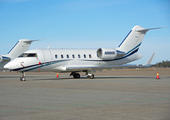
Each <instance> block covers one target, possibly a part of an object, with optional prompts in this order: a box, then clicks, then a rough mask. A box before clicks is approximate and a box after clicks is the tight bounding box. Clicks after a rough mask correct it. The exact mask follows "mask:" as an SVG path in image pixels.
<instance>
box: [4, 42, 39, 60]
mask: <svg viewBox="0 0 170 120" xmlns="http://www.w3.org/2000/svg"><path fill="white" fill-rule="evenodd" d="M33 41H38V40H28V39H20V40H19V41H18V42H17V43H16V44H15V45H14V47H13V48H12V49H11V50H10V51H9V52H8V54H7V55H6V56H8V57H12V58H15V57H18V56H19V55H21V54H22V53H23V52H25V51H27V50H28V48H29V46H30V44H31V43H32V42H33Z"/></svg>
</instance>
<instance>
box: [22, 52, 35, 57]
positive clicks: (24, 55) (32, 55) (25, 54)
mask: <svg viewBox="0 0 170 120" xmlns="http://www.w3.org/2000/svg"><path fill="white" fill-rule="evenodd" d="M19 57H37V53H23V54H21V55H20V56H19Z"/></svg>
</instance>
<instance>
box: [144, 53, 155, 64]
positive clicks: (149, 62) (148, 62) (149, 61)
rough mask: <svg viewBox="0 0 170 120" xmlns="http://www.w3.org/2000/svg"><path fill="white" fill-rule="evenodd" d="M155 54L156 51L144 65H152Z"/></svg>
mask: <svg viewBox="0 0 170 120" xmlns="http://www.w3.org/2000/svg"><path fill="white" fill-rule="evenodd" d="M154 55H155V53H153V54H152V55H151V57H150V58H149V59H148V61H147V62H146V63H145V64H144V66H145V65H151V63H152V60H153V57H154Z"/></svg>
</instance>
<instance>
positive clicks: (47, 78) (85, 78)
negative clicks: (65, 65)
mask: <svg viewBox="0 0 170 120" xmlns="http://www.w3.org/2000/svg"><path fill="white" fill-rule="evenodd" d="M40 77H41V78H40ZM0 78H15V79H16V78H18V79H19V78H20V76H18V75H10V76H7V75H4V76H0ZM166 78H170V77H169V76H168V77H166ZM101 79H105V80H109V79H113V80H114V79H156V77H153V76H148V77H143V76H139V77H137V76H132V77H129V76H127V77H126V76H123V77H122V76H115V77H114V76H101V77H100V76H98V77H95V78H94V79H87V77H85V76H82V77H80V78H78V79H76V78H72V77H70V78H69V77H61V78H56V77H55V76H53V75H52V76H45V77H43V78H42V76H34V75H29V76H26V80H28V81H36V80H101Z"/></svg>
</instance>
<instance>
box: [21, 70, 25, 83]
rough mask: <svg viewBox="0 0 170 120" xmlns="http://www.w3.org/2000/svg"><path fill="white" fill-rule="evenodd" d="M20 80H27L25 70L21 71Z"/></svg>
mask: <svg viewBox="0 0 170 120" xmlns="http://www.w3.org/2000/svg"><path fill="white" fill-rule="evenodd" d="M20 81H26V79H25V73H24V72H20Z"/></svg>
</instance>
